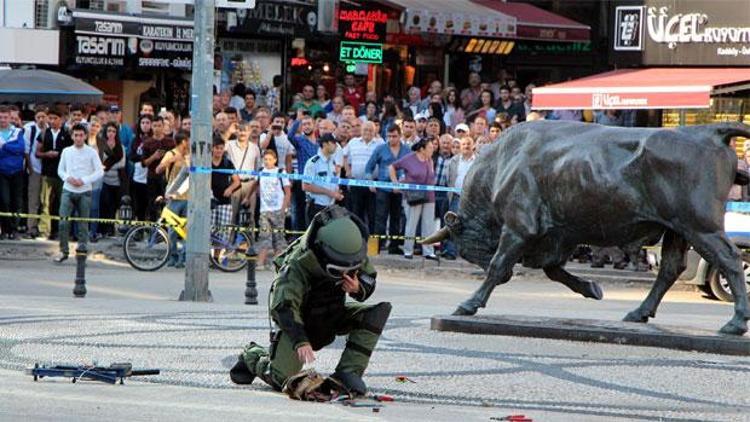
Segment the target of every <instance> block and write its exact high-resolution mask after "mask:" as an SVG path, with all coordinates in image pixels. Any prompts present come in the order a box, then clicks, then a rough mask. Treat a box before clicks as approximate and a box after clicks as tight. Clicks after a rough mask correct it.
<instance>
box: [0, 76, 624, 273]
mask: <svg viewBox="0 0 750 422" xmlns="http://www.w3.org/2000/svg"><path fill="white" fill-rule="evenodd" d="M531 88H533V85H528V86H526V87H523V88H522V87H521V86H519V85H518V84H517V83H516V81H515V80H513V79H507V80H505V81H498V82H495V83H486V82H483V81H482V79H481V77H480V76H479V75H478V74H476V73H472V74H470V76H469V78H468V81H467V86H466V87H465V88H463V89H460V90H459V89H458V88H457V87H455V86H448V87H443V85H442V83H441V82H440V81H439V80H433V81H430V83H428V84H426V85H425V86H424V87H418V86H412V87H411V88H409V89H408V91H407V95H406V96H405V98H403V99H399V98H397V97H395V96H393V95H391V94H385V95H383V96H378V95H377V94H376V93H374V92H365V90H364V89H363V88H362V87H361V86H360V85H359V84H358V83H357V81H356V79H355V76H354V75H351V74H347V75H345V76H344V78H343V83H341V84H338V85H337V86H336V89H335V92H333V93H332V95H330V94H329V93H328V92H327V90H326V88H325V86H324V85H320V84H317V85H316V84H312V83H311V84H308V85H305V86H304V87H303V89H302V91H301V92H300V93H299V94H297V95H295V96H294V97H293V99H292V101H291V102H290V111H289V112H288V113H283V112H281V111H280V110H279V109H280V108H281V107H280V104H279V101H278V99H275V100H274V101H273V102H271V103H268V104H267V105H259V104H257V103H256V101H255V99H256V97H255V93H253V92H252V91H250V90H248V89H246V88H245V87H244V86H242V85H238V86H235V87H233V89H232V90H231V91H225V92H219V93H217V94H216V95H215V96H214V99H213V108H214V110H213V111H214V121H213V125H214V134H213V139H212V154H211V155H212V157H211V158H212V163H211V165H212V168H213V169H224V170H242V171H243V172H238V173H235V174H231V172H213V173H212V176H211V192H210V194H211V197H212V199H211V207H212V223H213V224H214V225H229V224H239V225H244V226H251V227H256V228H258V229H260V230H259V233H258V235H257V236H258V239H257V240H258V248H259V249H260V261H261V263H263V262H264V261H266V260H267V257H268V256H269V255H271V256H273V255H274V254H275V253H278V252H280V251H282V250H283V249H284V248H285V246H286V240H287V238H286V237H285V236H284V235H283V233H280V230H283V229H285V228H286V229H287V230H304V229H305V228H306V226H307V225H308V224H309V222H310V220H311V218H312V216H313V215H315V213H316V212H318V211H319V210H321V209H322V208H324V207H326V206H329V205H331V204H334V203H338V204H340V205H343V206H345V207H346V208H348V209H349V210H351V211H352V212H353V213H354V214H355V215H357V216H358V217H359V218H360V219H361V220H362V221H363V222H364V223H365V224H366V225H367V227H368V228H369V231H370V233H374V234H379V235H386V234H387V235H390V237H389V238H387V239H386V238H384V239H382V240H381V241H380V245H379V246H380V248H382V249H383V250H387V252H388V253H390V254H399V255H403V257H404V258H406V259H413V256H414V255H415V254H422V255H423V256H424V258H426V259H437V254H436V251H435V250H434V248H433V247H432V246H430V245H424V246H422V247H421V248H420V246H419V245H415V242H414V238H415V236H419V235H427V234H429V233H430V232H432V231H433V230H434V229H436V228H437V227H435V226H436V225H437V224H440V222H441V219H442V216H443V215H444V214H445V213H446V211H448V210H457V209H458V206H459V203H460V194H458V193H455V192H445V191H424V190H419V191H399V190H397V189H389V188H377V189H376V188H365V187H353V186H341V185H337V184H333V183H324V182H321V181H320V180H319V179H318V180H316V179H315V178H321V177H322V178H325V177H329V176H340V177H346V178H353V179H364V180H376V181H381V182H399V181H403V182H407V183H414V184H422V185H436V186H441V187H449V188H458V189H460V188H461V187H462V184H463V181H464V177H465V176H466V174H467V172H468V170H469V168H470V167H471V165H472V164H473V162H474V161H475V159H476V157H477V156H478V155H479V154H481V153H482V151H483V149H484V148H487V147H488V146H489V145H491V144H493V143H495V142H497V140H498V139H499V137H500V135H501V134H502V133H503V131H505V130H506V129H507V128H508V127H510V126H512V125H514V124H516V123H518V122H521V121H524V120H532V119H543V118H547V119H561V120H565V119H567V120H576V119H577V120H581V113H580V112H576V111H568V112H565V111H562V112H554V113H550V114H547V115H545V114H544V113H540V112H537V111H533V110H532V108H531V102H532V95H531ZM275 98H277V97H275ZM25 112H28V111H26V110H21V109H19V108H18V107H17V106H15V105H4V106H0V211H14V212H28V213H30V214H41V215H42V216H43V217H42V218H40V219H37V218H36V217H31V218H28V219H18V218H11V217H4V218H1V219H0V221H1V222H2V225H1V228H0V238H2V239H18V238H19V236H21V234H23V237H25V238H37V237H45V238H49V239H56V238H57V239H59V240H60V255H59V256H58V257H57V258H56V259H57V261H62V260H65V259H66V258H67V256H68V253H69V251H68V246H67V243H68V236H69V233H68V232H69V229H70V227H69V226H70V225H69V224H68V223H67V222H66V221H64V222H62V223H60V224H59V225H58V224H56V221H55V220H54V219H52V220H51V219H50V218H49V216H51V215H60V216H71V215H78V216H90V217H94V218H96V217H100V218H114V217H115V215H116V212H117V210H118V208H119V207H120V206H121V204H122V202H123V198H130V201H128V199H126V202H132V209H133V214H134V218H135V219H138V220H150V221H155V220H157V219H158V218H159V215H160V207H161V206H163V203H164V201H161V200H160V198H166V199H168V200H169V206H170V209H171V210H172V211H174V212H176V213H178V214H180V215H185V214H186V211H187V201H188V200H189V196H190V188H189V185H188V178H186V177H184V176H185V173H186V172H188V171H189V167H190V166H189V163H190V128H191V119H190V116H189V115H182V116H180V115H179V114H177V113H175V112H173V111H171V110H168V109H166V108H160V110H159V111H158V113H157V108H156V105H155V104H152V103H147V102H144V103H142V104H141V105H140V109H139V113H138V118H137V121H136V124H135V125H134V127H131V126H129V125H127V124H124V123H123V120H122V112H121V110H120V108H119V107H118V106H117V105H111V106H110V105H98V106H92V105H85V106H83V105H78V104H72V105H66V104H53V105H49V106H47V105H37V106H35V107H34V109H33V119H31V116H29V120H30V121H28V122H25V121H24V120H23V119H22V115H23V113H25ZM605 117H606V116H605ZM612 118H614V117H612ZM252 171H263V172H267V173H298V174H302V175H304V176H309V178H307V179H304V180H302V181H290V180H289V179H288V178H284V177H261V178H258V177H255V176H254V175H252V174H250V172H252ZM181 175H182V177H181ZM76 226H78V230H77V231H76V233H75V234H74V235H75V236H76V238H77V240H78V242H79V245H80V244H81V243H83V244H84V246H85V244H86V242H88V241H91V242H96V241H98V240H99V239H100V238H101V237H103V236H114V235H117V233H116V231H115V228H114V227H113V226H112V225H111V224H96V223H91V224H76ZM439 254H440V255H442V257H443V258H445V259H449V260H450V259H455V258H456V250H455V248H454V247H453V245H451V244H450V243H447V244H444V245H442V247H441V248H440V251H439ZM170 265H174V266H181V265H184V254H181V253H180V252H179V251H174V253H173V254H172V257H171V259H170Z"/></svg>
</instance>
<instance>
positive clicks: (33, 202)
mask: <svg viewBox="0 0 750 422" xmlns="http://www.w3.org/2000/svg"><path fill="white" fill-rule="evenodd" d="M41 194H42V175H41V174H39V173H34V172H33V171H32V172H31V174H30V175H29V188H28V204H29V207H28V212H29V214H39V210H40V207H39V204H40V201H39V199H40V198H41V196H42V195H41ZM26 226H27V227H28V231H29V233H34V232H36V231H38V230H39V219H37V218H29V220H28V221H27V222H26Z"/></svg>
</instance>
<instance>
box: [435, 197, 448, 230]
mask: <svg viewBox="0 0 750 422" xmlns="http://www.w3.org/2000/svg"><path fill="white" fill-rule="evenodd" d="M449 207H450V201H449V200H448V192H435V218H439V219H440V224H441V225H442V224H444V223H445V222H444V221H443V217H445V213H446V212H448V208H449Z"/></svg>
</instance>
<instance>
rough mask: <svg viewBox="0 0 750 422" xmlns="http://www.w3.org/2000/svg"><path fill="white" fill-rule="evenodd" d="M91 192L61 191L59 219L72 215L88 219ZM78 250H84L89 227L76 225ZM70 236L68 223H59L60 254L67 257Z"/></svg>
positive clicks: (65, 221)
mask: <svg viewBox="0 0 750 422" xmlns="http://www.w3.org/2000/svg"><path fill="white" fill-rule="evenodd" d="M91 196H92V193H91V191H88V192H83V193H75V192H70V191H67V190H63V193H62V198H61V199H60V217H70V216H72V215H73V214H75V215H77V216H78V217H83V218H88V217H89V212H90V211H91ZM77 226H78V249H79V250H86V244H87V242H88V239H89V225H88V224H78V225H77ZM69 236H70V221H67V220H61V221H60V252H62V253H63V254H65V255H67V254H68V253H69V252H70V250H69V248H68V237H69Z"/></svg>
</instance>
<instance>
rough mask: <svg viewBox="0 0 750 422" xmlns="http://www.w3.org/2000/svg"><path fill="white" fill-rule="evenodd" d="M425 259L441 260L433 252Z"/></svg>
mask: <svg viewBox="0 0 750 422" xmlns="http://www.w3.org/2000/svg"><path fill="white" fill-rule="evenodd" d="M424 259H429V260H430V261H439V259H438V257H437V255H435V254H434V253H433V254H429V255H425V256H424Z"/></svg>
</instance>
